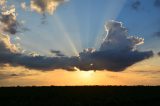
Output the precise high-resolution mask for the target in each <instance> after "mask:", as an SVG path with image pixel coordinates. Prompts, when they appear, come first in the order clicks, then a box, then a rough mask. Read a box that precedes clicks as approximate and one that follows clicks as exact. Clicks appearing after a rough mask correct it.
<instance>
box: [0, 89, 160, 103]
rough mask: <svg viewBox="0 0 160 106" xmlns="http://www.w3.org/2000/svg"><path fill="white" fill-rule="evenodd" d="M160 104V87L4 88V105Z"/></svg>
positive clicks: (0, 98) (1, 94) (1, 91)
mask: <svg viewBox="0 0 160 106" xmlns="http://www.w3.org/2000/svg"><path fill="white" fill-rule="evenodd" d="M61 105H62V106H63V105H64V106H93V105H96V106H107V105H109V106H110V105H120V106H136V105H143V106H146V105H149V106H155V105H156V106H160V86H155V87H154V86H73V87H67V86H66V87H58V86H51V87H1V88H0V106H61Z"/></svg>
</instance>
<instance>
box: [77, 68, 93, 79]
mask: <svg viewBox="0 0 160 106" xmlns="http://www.w3.org/2000/svg"><path fill="white" fill-rule="evenodd" d="M74 69H75V70H76V71H77V74H78V76H80V77H81V78H84V79H89V78H91V77H92V76H93V74H94V71H93V70H90V71H84V70H80V69H78V68H77V67H74Z"/></svg>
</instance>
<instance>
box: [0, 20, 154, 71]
mask: <svg viewBox="0 0 160 106" xmlns="http://www.w3.org/2000/svg"><path fill="white" fill-rule="evenodd" d="M105 28H106V31H107V35H106V37H105V39H104V41H103V42H102V45H101V47H100V49H99V50H97V51H96V50H95V49H94V48H88V49H85V50H84V51H83V52H81V53H79V57H76V56H72V57H67V56H56V57H46V56H40V55H27V54H23V53H19V52H18V50H17V49H16V48H14V45H13V44H11V43H10V41H9V37H8V36H4V35H1V36H0V65H3V64H10V65H12V66H23V67H26V68H29V69H37V70H43V71H44V70H54V69H65V70H74V69H76V68H79V69H80V70H86V71H88V70H110V71H123V70H125V69H126V68H128V67H129V66H131V65H133V64H135V63H137V62H140V61H142V60H144V59H148V58H150V57H152V56H153V52H152V51H143V52H141V51H138V50H137V46H139V45H141V44H143V42H144V39H142V38H138V37H133V36H130V35H128V32H127V30H126V28H124V27H123V25H122V23H120V22H116V21H110V22H108V23H107V24H106V25H105ZM51 52H52V53H55V54H56V55H59V54H61V52H60V51H55V50H52V51H51Z"/></svg>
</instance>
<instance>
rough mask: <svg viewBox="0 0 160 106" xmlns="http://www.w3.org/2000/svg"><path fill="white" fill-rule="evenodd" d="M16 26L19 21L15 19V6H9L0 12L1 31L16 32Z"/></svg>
mask: <svg viewBox="0 0 160 106" xmlns="http://www.w3.org/2000/svg"><path fill="white" fill-rule="evenodd" d="M18 26H19V23H18V21H17V20H16V9H15V7H11V8H10V9H9V10H5V11H2V12H1V13H0V28H1V30H2V31H3V32H8V33H10V34H15V33H17V32H18V31H17V28H18Z"/></svg>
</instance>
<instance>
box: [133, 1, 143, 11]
mask: <svg viewBox="0 0 160 106" xmlns="http://www.w3.org/2000/svg"><path fill="white" fill-rule="evenodd" d="M140 6H141V2H140V1H139V0H134V2H133V3H132V4H131V7H132V9H134V10H139V8H140Z"/></svg>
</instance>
